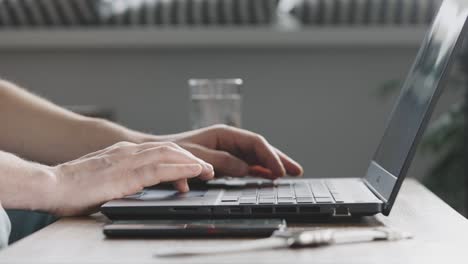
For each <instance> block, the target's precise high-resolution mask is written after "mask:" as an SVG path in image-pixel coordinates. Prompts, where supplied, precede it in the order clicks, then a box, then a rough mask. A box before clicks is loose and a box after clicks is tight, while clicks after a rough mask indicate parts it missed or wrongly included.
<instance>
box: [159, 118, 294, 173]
mask: <svg viewBox="0 0 468 264" xmlns="http://www.w3.org/2000/svg"><path fill="white" fill-rule="evenodd" d="M158 140H162V141H172V142H174V143H177V144H178V145H180V146H181V147H182V148H184V149H186V150H188V151H190V152H191V153H192V154H194V155H195V156H197V157H199V158H201V159H202V160H204V161H206V162H209V163H210V164H212V165H213V166H214V169H215V172H216V175H218V176H220V175H226V176H238V177H240V176H246V175H251V176H260V177H264V178H268V179H276V178H279V177H283V176H285V175H286V174H287V175H291V176H301V175H302V173H303V169H302V167H301V166H300V165H299V164H298V163H297V162H296V161H294V160H293V159H291V158H290V157H288V156H287V155H286V154H284V153H283V152H281V151H280V150H278V149H277V148H275V147H274V146H272V145H270V143H268V141H267V140H266V139H265V138H264V137H263V136H261V135H259V134H256V133H253V132H250V131H247V130H243V129H239V128H235V127H230V126H226V125H214V126H210V127H207V128H202V129H197V130H193V131H188V132H184V133H180V134H174V135H168V136H162V137H159V138H158Z"/></svg>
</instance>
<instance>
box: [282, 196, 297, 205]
mask: <svg viewBox="0 0 468 264" xmlns="http://www.w3.org/2000/svg"><path fill="white" fill-rule="evenodd" d="M295 201H296V200H295V199H293V198H285V197H278V203H279V204H293V203H294V202H295Z"/></svg>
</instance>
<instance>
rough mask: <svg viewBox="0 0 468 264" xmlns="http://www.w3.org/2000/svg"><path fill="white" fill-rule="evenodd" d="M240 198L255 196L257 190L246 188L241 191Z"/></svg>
mask: <svg viewBox="0 0 468 264" xmlns="http://www.w3.org/2000/svg"><path fill="white" fill-rule="evenodd" d="M242 196H257V188H247V189H244V190H242Z"/></svg>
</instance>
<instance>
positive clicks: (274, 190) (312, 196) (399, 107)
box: [101, 0, 468, 220]
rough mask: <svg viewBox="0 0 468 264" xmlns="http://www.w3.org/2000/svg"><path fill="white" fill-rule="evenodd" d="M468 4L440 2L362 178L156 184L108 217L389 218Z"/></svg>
mask: <svg viewBox="0 0 468 264" xmlns="http://www.w3.org/2000/svg"><path fill="white" fill-rule="evenodd" d="M467 14H468V2H467V1H466V0H445V1H444V2H443V3H442V5H441V7H440V10H439V12H438V14H437V16H436V17H435V19H434V21H433V24H432V26H431V27H430V29H429V31H428V33H427V36H426V37H425V39H424V41H423V43H422V45H421V48H420V50H419V53H418V55H417V57H416V59H415V62H414V65H413V67H412V68H411V70H410V72H409V74H408V76H407V78H406V81H405V82H404V83H403V85H402V89H401V93H400V96H399V98H398V101H397V103H396V105H395V107H394V109H393V111H392V113H391V115H390V118H389V120H388V123H387V127H386V130H385V132H384V135H383V137H382V140H381V142H380V145H379V146H378V148H377V150H376V152H375V155H374V157H373V158H372V160H371V161H370V162H369V167H368V170H367V173H366V174H365V175H362V177H356V178H324V179H320V178H302V179H278V180H275V181H273V182H271V181H268V180H260V179H246V180H244V179H237V180H225V179H219V180H214V181H213V182H209V183H208V184H206V185H204V186H199V187H197V186H193V187H191V191H189V192H187V193H178V192H176V191H175V190H173V189H171V188H167V187H164V186H155V187H153V188H147V189H144V190H143V191H142V192H140V193H137V194H135V195H131V196H128V197H125V198H124V199H118V200H113V201H109V202H107V203H105V204H104V205H102V207H101V212H102V213H103V214H105V215H106V216H107V217H109V218H110V219H113V220H118V219H140V218H144V219H148V218H150V219H157V218H171V219H177V218H185V219H187V218H190V219H194V218H235V217H239V218H249V217H255V218H261V217H269V218H276V217H278V218H303V219H313V217H319V216H326V217H343V216H364V215H374V214H377V213H383V214H384V215H388V214H389V213H390V210H391V209H392V206H393V204H394V202H395V199H396V197H397V194H398V192H399V190H400V186H401V184H402V182H403V180H404V178H405V176H406V173H407V171H408V168H409V167H410V164H411V160H412V158H413V156H414V153H415V150H416V147H417V145H418V142H419V140H420V138H421V136H422V134H423V131H424V129H425V126H426V124H427V122H428V120H429V118H430V116H431V112H432V110H433V108H434V106H435V104H436V102H437V99H438V98H439V95H440V94H441V91H442V87H443V86H444V81H445V79H446V76H447V72H448V71H449V68H450V67H449V66H450V65H451V62H452V60H453V57H454V54H455V52H456V50H457V47H459V46H460V43H461V41H462V39H463V36H464V35H465V31H466V20H467Z"/></svg>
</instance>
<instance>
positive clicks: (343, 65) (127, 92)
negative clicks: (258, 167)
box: [0, 44, 459, 177]
mask: <svg viewBox="0 0 468 264" xmlns="http://www.w3.org/2000/svg"><path fill="white" fill-rule="evenodd" d="M417 48H418V46H417V44H415V45H403V46H402V45H393V46H382V45H380V46H376V47H373V46H369V45H362V46H360V45H356V46H351V47H350V46H334V45H330V47H327V46H326V45H315V46H313V47H295V46H292V47H288V45H284V46H282V47H271V48H268V47H266V48H258V47H252V48H249V47H248V45H247V46H243V47H242V48H235V47H224V48H223V47H221V48H219V47H218V48H216V47H211V48H200V47H199V46H197V47H196V48H194V47H190V45H187V46H186V47H183V48H180V47H179V48H175V49H174V48H173V49H171V48H167V47H163V48H157V47H156V48H154V47H153V48H151V47H128V48H114V49H112V48H111V49H92V48H89V47H88V48H86V47H85V48H72V49H66V48H65V49H64V48H62V49H60V48H54V49H35V48H33V47H32V48H21V49H14V48H11V47H10V48H3V49H1V48H0V58H1V59H0V73H1V74H0V75H1V77H3V78H5V79H9V80H11V81H14V82H17V83H19V84H21V85H23V86H24V87H26V88H27V89H29V90H31V91H33V92H34V93H37V94H39V95H41V96H44V97H46V98H48V99H50V100H52V101H53V102H55V103H57V104H61V105H96V106H105V107H109V108H111V109H113V110H114V111H115V113H116V118H117V120H118V121H119V122H120V123H121V124H123V125H126V126H129V127H131V128H134V129H138V130H143V131H147V132H152V133H156V134H165V133H175V132H179V131H183V130H187V129H189V119H188V118H189V116H188V103H189V93H188V88H187V84H186V82H187V79H188V78H192V77H203V78H205V77H207V78H224V77H239V78H243V79H244V81H245V85H244V88H243V95H244V108H243V126H244V127H245V128H247V129H251V130H253V131H256V132H259V133H262V134H264V135H265V136H266V137H267V138H268V139H269V140H270V141H271V142H272V143H273V144H275V145H277V146H279V147H281V148H282V149H284V150H285V151H286V152H287V153H289V154H291V156H293V157H295V158H296V159H297V160H299V161H300V162H302V163H303V165H304V167H305V171H306V176H307V177H343V176H361V175H362V174H363V173H365V170H366V168H367V164H368V160H369V159H370V158H371V156H372V154H373V151H374V150H375V148H376V147H377V144H378V141H379V139H380V137H381V135H382V132H383V129H384V125H385V121H386V118H387V116H388V115H389V111H390V110H391V107H392V104H393V102H394V100H395V96H391V97H389V98H386V99H383V98H382V97H381V96H380V95H379V89H381V87H382V86H383V85H384V83H385V82H387V81H388V80H392V79H402V78H404V76H405V74H406V72H407V71H408V69H409V67H410V66H411V62H412V60H413V59H414V57H415V55H416V52H417ZM458 97H459V95H458V94H456V93H453V92H446V93H444V96H443V98H442V100H441V102H440V103H439V106H438V109H437V110H436V112H441V111H444V110H447V107H448V106H449V105H450V104H451V103H452V102H454V101H456V100H457V99H458ZM32 133H34V132H33V131H32ZM429 165H430V158H427V157H426V158H424V157H418V158H417V161H416V162H415V163H414V165H413V166H412V173H411V175H412V176H416V177H418V176H422V175H423V174H424V172H425V170H427V168H428V167H429Z"/></svg>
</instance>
